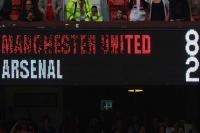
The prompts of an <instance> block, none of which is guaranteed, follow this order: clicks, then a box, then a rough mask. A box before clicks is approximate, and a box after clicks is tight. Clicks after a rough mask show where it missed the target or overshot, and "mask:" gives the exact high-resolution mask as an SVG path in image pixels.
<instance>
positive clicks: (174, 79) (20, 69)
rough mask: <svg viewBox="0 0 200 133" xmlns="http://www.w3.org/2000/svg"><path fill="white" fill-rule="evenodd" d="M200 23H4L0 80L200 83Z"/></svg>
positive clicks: (17, 82) (13, 82) (28, 82)
mask: <svg viewBox="0 0 200 133" xmlns="http://www.w3.org/2000/svg"><path fill="white" fill-rule="evenodd" d="M199 33H200V27H198V26H196V27H192V26H188V27H182V28H180V27H173V28H167V27H154V28H137V27H135V28H118V29H116V28H98V27H96V28H87V29H81V28H77V29H66V28H45V29H39V28H3V29H1V31H0V54H1V57H0V85H199V78H200V68H199Z"/></svg>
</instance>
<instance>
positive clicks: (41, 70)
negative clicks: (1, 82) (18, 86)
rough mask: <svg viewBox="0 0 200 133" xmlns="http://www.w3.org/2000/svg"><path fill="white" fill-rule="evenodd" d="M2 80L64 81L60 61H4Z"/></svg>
mask: <svg viewBox="0 0 200 133" xmlns="http://www.w3.org/2000/svg"><path fill="white" fill-rule="evenodd" d="M1 78H2V79H63V75H61V73H60V60H56V61H55V60H48V61H47V60H29V61H28V60H3V66H2V74H1Z"/></svg>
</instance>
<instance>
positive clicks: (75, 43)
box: [0, 34, 152, 55]
mask: <svg viewBox="0 0 200 133" xmlns="http://www.w3.org/2000/svg"><path fill="white" fill-rule="evenodd" d="M0 39H1V40H0V42H1V47H2V48H1V53H2V54H5V55H14V54H16V55H43V54H44V55H52V54H53V55H98V54H103V55H149V54H151V51H152V48H151V36H150V35H148V34H135V35H131V34H126V35H124V34H123V35H122V34H105V35H102V34H100V35H94V34H92V35H83V34H81V35H76V34H71V35H67V34H58V35H53V34H50V35H39V34H34V35H10V34H3V35H2V36H1V38H0Z"/></svg>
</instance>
